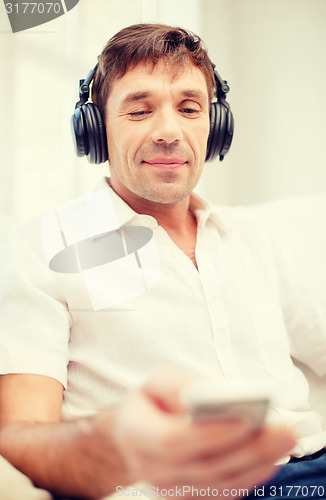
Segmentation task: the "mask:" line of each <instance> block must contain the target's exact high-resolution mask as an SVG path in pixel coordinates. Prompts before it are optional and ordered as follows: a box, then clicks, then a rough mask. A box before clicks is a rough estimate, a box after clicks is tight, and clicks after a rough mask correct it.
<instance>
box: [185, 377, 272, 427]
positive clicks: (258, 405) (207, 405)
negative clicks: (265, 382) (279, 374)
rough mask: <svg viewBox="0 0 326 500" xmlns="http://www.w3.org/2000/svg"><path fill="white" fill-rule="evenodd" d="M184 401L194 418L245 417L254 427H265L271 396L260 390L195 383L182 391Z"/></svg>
mask: <svg viewBox="0 0 326 500" xmlns="http://www.w3.org/2000/svg"><path fill="white" fill-rule="evenodd" d="M180 399H181V402H182V404H183V405H184V406H185V407H186V409H187V410H188V413H189V415H190V417H191V418H192V419H193V420H209V419H224V420H225V419H231V418H232V419H233V418H245V419H246V420H248V419H249V420H250V421H251V423H252V426H253V429H254V430H259V429H261V428H262V427H263V425H264V421H265V417H266V413H267V410H268V407H269V404H270V397H269V395H268V394H267V393H265V392H264V391H261V390H258V389H244V388H241V389H239V390H235V389H225V388H224V389H223V390H222V389H221V390H219V389H218V388H216V387H214V388H213V387H209V386H206V387H205V386H202V385H201V386H200V385H197V384H196V386H195V385H193V386H189V387H187V388H185V389H184V390H182V392H181V394H180Z"/></svg>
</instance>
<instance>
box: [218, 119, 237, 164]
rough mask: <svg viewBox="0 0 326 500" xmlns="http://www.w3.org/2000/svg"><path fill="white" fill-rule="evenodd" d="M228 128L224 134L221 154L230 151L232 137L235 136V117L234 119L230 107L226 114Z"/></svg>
mask: <svg viewBox="0 0 326 500" xmlns="http://www.w3.org/2000/svg"><path fill="white" fill-rule="evenodd" d="M226 121H227V123H226V130H225V134H224V141H223V146H222V149H221V153H220V154H221V156H224V155H226V153H227V152H228V151H229V149H230V146H231V142H232V138H233V132H234V119H233V114H232V111H231V110H230V109H227V116H226Z"/></svg>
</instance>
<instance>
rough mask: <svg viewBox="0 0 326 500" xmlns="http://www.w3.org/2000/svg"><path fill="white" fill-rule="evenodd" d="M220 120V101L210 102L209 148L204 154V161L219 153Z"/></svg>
mask: <svg viewBox="0 0 326 500" xmlns="http://www.w3.org/2000/svg"><path fill="white" fill-rule="evenodd" d="M220 121H221V106H220V103H218V102H212V103H211V110H210V123H211V128H210V135H209V148H208V150H207V154H206V161H211V160H214V159H215V158H216V156H217V155H218V153H219V148H220V145H221V134H220Z"/></svg>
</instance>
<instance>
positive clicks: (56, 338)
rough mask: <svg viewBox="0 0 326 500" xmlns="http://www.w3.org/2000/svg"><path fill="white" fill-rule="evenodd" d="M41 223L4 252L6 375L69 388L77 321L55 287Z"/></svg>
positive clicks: (0, 342)
mask: <svg viewBox="0 0 326 500" xmlns="http://www.w3.org/2000/svg"><path fill="white" fill-rule="evenodd" d="M52 274H53V273H52V272H51V271H50V269H49V268H48V265H47V262H46V258H45V254H44V250H43V244H42V235H41V220H40V219H36V220H34V221H33V222H30V223H28V224H26V225H23V226H20V227H19V228H17V229H16V230H15V231H14V232H12V233H11V235H10V236H9V238H8V240H7V241H6V243H5V244H4V246H3V247H2V248H1V249H0V373H1V374H8V373H29V374H38V375H44V376H48V377H52V378H54V379H56V380H58V381H59V382H60V383H61V384H62V385H63V386H64V388H66V387H67V365H68V362H69V333H70V327H71V318H70V314H69V311H68V308H67V306H66V304H65V302H64V297H63V296H60V292H58V290H56V287H55V286H54V282H53V277H52Z"/></svg>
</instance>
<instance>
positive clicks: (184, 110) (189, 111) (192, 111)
mask: <svg viewBox="0 0 326 500" xmlns="http://www.w3.org/2000/svg"><path fill="white" fill-rule="evenodd" d="M180 111H182V113H185V114H186V115H192V114H196V113H199V109H195V108H182V109H181V110H180Z"/></svg>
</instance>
